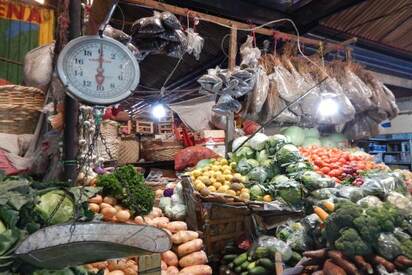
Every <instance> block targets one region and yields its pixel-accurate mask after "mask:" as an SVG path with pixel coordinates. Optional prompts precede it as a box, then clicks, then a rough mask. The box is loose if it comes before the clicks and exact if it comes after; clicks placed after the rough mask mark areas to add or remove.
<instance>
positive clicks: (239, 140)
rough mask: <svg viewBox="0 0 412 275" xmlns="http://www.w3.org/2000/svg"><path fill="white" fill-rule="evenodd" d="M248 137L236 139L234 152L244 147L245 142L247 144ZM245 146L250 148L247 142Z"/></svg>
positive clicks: (233, 147) (233, 145) (233, 146)
mask: <svg viewBox="0 0 412 275" xmlns="http://www.w3.org/2000/svg"><path fill="white" fill-rule="evenodd" d="M247 138H248V137H247V136H242V137H238V138H237V139H235V140H234V141H233V143H232V149H233V151H236V150H237V148H238V147H239V146H240V145H242V143H243V142H245V140H247ZM243 146H248V143H247V142H246V143H245V144H244V145H243Z"/></svg>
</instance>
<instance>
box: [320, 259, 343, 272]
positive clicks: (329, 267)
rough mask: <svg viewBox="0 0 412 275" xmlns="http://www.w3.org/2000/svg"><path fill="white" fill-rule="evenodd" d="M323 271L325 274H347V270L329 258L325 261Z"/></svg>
mask: <svg viewBox="0 0 412 275" xmlns="http://www.w3.org/2000/svg"><path fill="white" fill-rule="evenodd" d="M322 271H323V274H325V275H346V272H345V270H343V269H342V268H340V267H339V266H337V265H335V264H334V263H333V262H332V260H327V261H326V262H325V264H324V265H323V270H322Z"/></svg>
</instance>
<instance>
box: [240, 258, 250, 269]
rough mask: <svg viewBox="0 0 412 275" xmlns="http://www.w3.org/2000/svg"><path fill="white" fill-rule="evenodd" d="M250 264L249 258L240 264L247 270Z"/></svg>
mask: <svg viewBox="0 0 412 275" xmlns="http://www.w3.org/2000/svg"><path fill="white" fill-rule="evenodd" d="M249 264H250V262H248V261H247V260H246V261H244V262H243V264H241V265H240V267H242V270H247V266H248V265H249Z"/></svg>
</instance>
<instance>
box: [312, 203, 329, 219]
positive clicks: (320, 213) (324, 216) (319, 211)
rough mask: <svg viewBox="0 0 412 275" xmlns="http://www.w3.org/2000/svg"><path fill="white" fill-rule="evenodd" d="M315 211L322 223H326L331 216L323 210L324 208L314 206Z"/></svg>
mask: <svg viewBox="0 0 412 275" xmlns="http://www.w3.org/2000/svg"><path fill="white" fill-rule="evenodd" d="M313 211H314V212H315V213H316V215H318V217H319V218H320V219H321V221H326V219H327V218H328V216H329V214H328V213H326V211H325V210H323V209H322V208H320V207H318V206H314V207H313Z"/></svg>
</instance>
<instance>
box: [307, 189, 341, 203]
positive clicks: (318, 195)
mask: <svg viewBox="0 0 412 275" xmlns="http://www.w3.org/2000/svg"><path fill="white" fill-rule="evenodd" d="M338 192H339V190H338V189H337V188H322V189H318V190H315V191H313V192H311V193H310V195H311V196H312V197H313V198H315V199H317V200H326V199H329V198H334V197H336V195H337V194H338Z"/></svg>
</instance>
